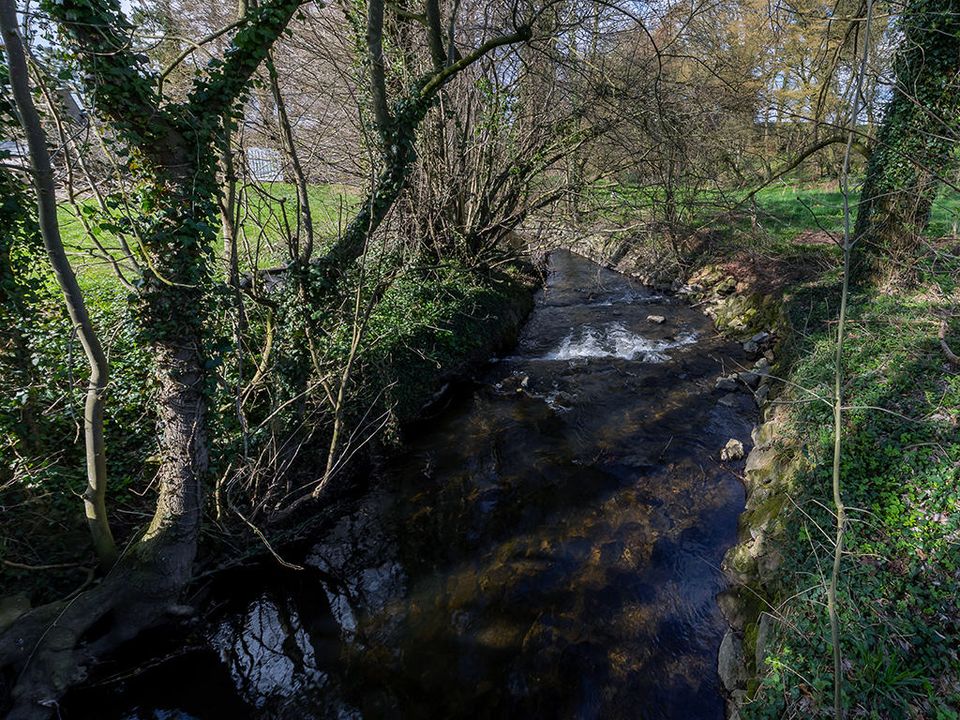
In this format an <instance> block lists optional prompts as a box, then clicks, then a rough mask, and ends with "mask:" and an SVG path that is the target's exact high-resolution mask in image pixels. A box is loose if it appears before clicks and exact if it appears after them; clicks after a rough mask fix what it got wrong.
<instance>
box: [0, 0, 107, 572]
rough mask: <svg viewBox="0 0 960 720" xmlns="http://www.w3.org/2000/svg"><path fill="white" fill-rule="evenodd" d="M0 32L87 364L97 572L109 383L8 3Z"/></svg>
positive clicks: (46, 227) (86, 425)
mask: <svg viewBox="0 0 960 720" xmlns="http://www.w3.org/2000/svg"><path fill="white" fill-rule="evenodd" d="M0 29H2V31H3V41H4V46H5V47H6V51H7V63H8V65H9V67H10V83H11V85H12V90H13V96H14V101H15V102H16V106H17V110H18V111H19V114H20V124H21V127H22V128H23V132H24V135H26V138H27V145H28V147H29V149H30V164H31V166H32V168H33V182H34V187H35V189H36V191H37V207H38V215H37V216H38V220H39V224H40V233H41V235H42V236H43V244H44V247H45V248H46V250H47V255H48V257H49V258H50V265H51V267H52V268H53V272H54V275H55V276H56V278H57V284H58V285H59V286H60V290H61V291H62V292H63V298H64V302H65V303H66V306H67V313H68V314H69V316H70V321H71V322H72V323H73V328H74V330H75V331H76V333H77V337H78V338H79V339H80V344H81V346H82V347H83V352H84V354H85V355H86V357H87V362H88V363H89V365H90V376H89V382H88V384H87V395H86V403H85V406H84V413H83V430H84V442H85V445H86V455H87V487H86V489H85V490H84V492H83V504H84V508H85V513H86V517H87V524H88V525H89V527H90V534H91V537H92V538H93V546H94V550H95V551H96V553H97V558H98V559H99V561H100V567H101V569H103V570H108V569H109V568H110V567H111V566H112V565H113V563H114V562H116V559H117V547H116V544H115V543H114V540H113V534H112V533H111V531H110V524H109V523H108V521H107V508H106V488H107V460H106V448H105V443H104V438H103V405H104V397H105V395H106V392H107V382H108V378H109V374H108V368H107V357H106V355H105V354H104V352H103V347H102V346H101V345H100V339H99V338H98V337H97V334H96V331H95V330H94V328H93V323H92V322H91V321H90V315H89V313H88V312H87V306H86V303H85V302H84V299H83V293H82V292H81V290H80V285H79V284H78V283H77V278H76V275H74V272H73V268H72V267H71V266H70V261H69V260H68V259H67V254H66V252H65V251H64V248H63V241H62V239H61V237H60V224H59V221H58V220H57V197H56V193H55V190H54V183H53V170H52V168H51V166H50V155H49V153H48V152H47V143H46V136H45V135H44V132H43V128H42V126H41V124H40V115H39V113H38V112H37V108H36V106H35V105H34V103H33V96H32V95H31V93H30V86H29V81H28V77H29V76H28V73H27V60H26V56H25V54H24V51H23V45H22V44H21V42H20V36H19V34H18V33H17V17H16V9H15V7H14V2H13V0H0Z"/></svg>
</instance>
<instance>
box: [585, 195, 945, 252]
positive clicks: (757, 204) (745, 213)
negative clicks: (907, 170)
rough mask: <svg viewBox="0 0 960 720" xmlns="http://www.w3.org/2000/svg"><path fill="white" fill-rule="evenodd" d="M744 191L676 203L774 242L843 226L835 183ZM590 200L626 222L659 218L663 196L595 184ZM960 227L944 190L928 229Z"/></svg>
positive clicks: (935, 233) (713, 223) (694, 217)
mask: <svg viewBox="0 0 960 720" xmlns="http://www.w3.org/2000/svg"><path fill="white" fill-rule="evenodd" d="M744 197H745V193H743V192H739V191H737V192H730V193H720V192H697V193H689V194H681V197H679V198H678V204H679V205H680V206H681V208H682V209H683V210H684V213H683V221H684V222H685V223H686V224H687V225H689V226H692V227H708V228H711V229H730V230H735V231H738V232H741V233H742V232H743V231H748V234H749V235H750V237H752V238H754V239H757V238H763V239H765V240H767V241H772V242H773V243H774V244H776V243H781V242H791V241H793V240H794V239H795V238H796V237H797V236H798V235H800V234H801V233H819V232H827V233H834V234H838V233H841V232H842V231H843V195H842V193H841V192H840V190H839V188H838V187H837V185H836V183H830V184H826V183H820V184H817V185H797V184H780V185H774V186H771V187H767V188H764V189H762V190H760V191H759V192H758V193H757V194H756V195H755V196H754V198H753V201H752V202H751V201H746V202H742V203H741V201H742V200H744ZM858 199H859V196H858V195H857V194H856V193H852V194H851V198H850V209H851V213H852V215H853V217H855V216H856V205H857V201H858ZM589 200H590V201H591V202H592V203H593V204H594V205H595V206H596V207H597V208H599V210H598V212H599V216H600V217H601V218H602V219H604V220H607V221H611V222H615V223H621V224H624V225H628V224H630V223H633V222H636V221H637V220H651V219H652V220H657V219H659V218H658V213H661V212H662V207H663V202H664V196H663V193H662V191H659V190H656V189H648V188H644V189H638V188H630V187H628V186H618V187H616V188H614V189H612V188H604V189H602V190H601V189H594V190H593V191H592V192H591V194H590V198H589ZM731 210H732V212H731ZM758 230H759V231H760V232H759V233H758V232H757V231H758ZM958 232H960V193H957V192H956V191H953V190H945V191H944V192H943V193H941V194H940V196H939V197H938V198H937V201H936V202H935V203H934V206H933V211H932V213H931V218H930V224H929V226H928V229H927V234H928V235H929V236H930V237H943V236H954V235H957V234H958Z"/></svg>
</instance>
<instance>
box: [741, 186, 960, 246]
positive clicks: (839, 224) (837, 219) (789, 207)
mask: <svg viewBox="0 0 960 720" xmlns="http://www.w3.org/2000/svg"><path fill="white" fill-rule="evenodd" d="M858 199H859V196H858V195H857V194H855V193H854V194H852V195H851V200H850V211H851V213H852V217H854V218H855V217H856V209H857V201H858ZM756 205H757V211H758V220H759V222H760V224H761V225H762V226H763V228H764V229H765V230H766V231H767V232H768V233H769V234H770V235H771V236H772V237H773V238H775V239H776V240H780V241H790V240H793V239H794V238H796V236H797V235H799V234H800V233H803V232H807V231H813V232H816V231H818V230H824V231H826V232H830V233H835V234H839V233H842V232H843V194H842V193H841V192H840V191H839V190H838V189H836V188H834V189H827V188H824V187H808V188H803V187H796V186H787V187H772V188H765V189H763V190H761V191H760V192H758V193H757V195H756ZM958 227H960V193H957V192H955V191H944V192H943V193H941V195H940V197H939V198H938V199H937V202H936V203H935V204H934V206H933V211H932V213H931V217H930V224H929V226H928V228H927V235H928V236H929V237H942V236H945V235H952V234H956V232H957V230H958Z"/></svg>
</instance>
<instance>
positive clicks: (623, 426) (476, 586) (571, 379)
mask: <svg viewBox="0 0 960 720" xmlns="http://www.w3.org/2000/svg"><path fill="white" fill-rule="evenodd" d="M650 315H657V316H662V317H663V318H664V322H662V323H656V322H654V321H652V320H650V319H648V316H650ZM746 363H747V361H746V358H745V357H744V356H743V354H742V350H741V349H740V348H739V346H736V345H733V344H730V343H727V342H725V341H723V340H722V339H721V338H719V337H718V336H717V335H716V334H715V332H714V330H713V328H712V325H711V323H710V321H709V320H708V319H707V318H706V317H704V316H703V315H702V314H701V313H699V312H697V311H696V310H694V309H692V308H690V307H688V306H686V305H684V304H683V303H681V302H678V301H677V300H675V299H673V298H669V297H661V296H658V295H655V294H653V293H652V292H650V291H649V290H648V289H646V288H644V287H642V286H640V285H638V284H636V283H634V282H633V281H631V280H629V279H628V278H625V277H624V276H621V275H618V274H616V273H613V272H610V271H607V270H605V269H602V268H600V267H599V266H597V265H595V264H593V263H590V262H589V261H587V260H584V259H582V258H580V257H578V256H575V255H573V254H570V253H567V252H557V253H554V254H553V255H552V256H551V265H550V274H549V277H548V279H547V284H546V287H545V289H544V290H542V291H541V293H540V295H539V297H538V303H537V306H536V309H535V310H534V312H533V314H532V316H531V318H530V320H529V322H528V324H527V326H526V327H525V329H524V331H523V333H522V335H521V338H520V341H519V344H518V347H517V348H516V349H515V352H514V354H513V355H511V356H509V357H505V358H502V359H500V360H498V361H496V362H494V363H492V364H491V366H490V367H489V369H488V370H487V371H486V374H485V376H484V377H483V378H481V379H480V381H479V382H478V384H477V387H476V389H475V390H474V392H472V393H469V394H466V395H464V396H462V397H460V398H458V399H456V400H455V401H454V402H453V403H452V404H451V406H450V407H448V408H447V409H446V410H445V411H444V412H443V413H442V414H441V415H439V416H438V417H435V418H433V419H431V420H430V421H427V422H423V423H421V424H420V425H419V426H418V427H417V428H415V429H414V431H413V432H412V433H411V435H412V437H411V438H410V443H409V445H410V450H409V452H408V453H407V455H406V456H405V457H404V458H402V459H401V460H399V461H397V462H396V463H395V464H394V466H393V467H392V468H391V469H390V472H389V473H388V476H387V477H386V478H383V480H382V482H378V483H376V484H374V486H373V487H372V489H371V490H370V491H369V492H368V493H367V494H366V495H365V496H363V497H362V498H361V499H360V500H359V501H358V503H357V505H356V507H355V509H354V511H353V512H351V513H348V514H346V515H345V516H344V517H342V518H341V519H340V520H339V521H338V522H337V524H336V525H335V527H333V528H332V529H331V530H330V531H329V532H327V533H326V534H325V535H324V536H323V537H321V538H318V539H317V542H316V544H315V545H314V546H313V548H312V549H311V550H310V552H309V553H308V556H307V557H306V559H305V562H306V563H307V564H308V565H309V567H310V568H311V570H310V571H307V572H305V573H301V574H297V575H296V577H291V574H290V573H279V571H274V572H273V574H272V576H265V575H263V574H262V573H259V574H258V573H250V572H248V573H246V574H245V575H242V576H240V577H239V578H238V579H237V581H235V582H234V583H233V584H232V585H231V587H230V589H229V590H228V591H227V592H226V593H225V595H226V596H227V597H228V601H226V602H225V605H224V606H223V608H221V609H220V610H219V612H218V613H216V614H214V615H212V617H215V618H217V619H215V620H212V621H211V622H210V623H209V626H208V627H205V628H204V629H203V631H202V632H201V633H200V634H201V635H202V643H201V644H202V645H203V649H202V650H198V651H196V652H195V653H192V654H188V655H185V656H184V657H183V658H181V659H180V660H178V661H177V662H180V663H181V665H184V667H183V668H182V669H177V667H171V665H175V664H173V663H168V664H166V665H161V666H160V667H159V668H157V669H156V670H152V671H150V672H147V673H144V674H142V675H140V676H138V677H137V678H136V679H133V680H130V681H124V683H118V684H117V685H122V687H121V688H120V689H119V690H118V689H116V688H114V690H112V691H111V692H112V695H111V700H110V701H111V702H112V703H113V705H112V709H111V710H110V713H107V714H104V713H100V714H97V715H96V717H100V718H105V717H125V718H138V717H143V718H193V717H197V718H208V717H209V718H213V717H224V716H226V715H224V714H218V713H220V712H221V711H223V710H224V709H225V708H227V707H228V706H229V704H230V703H234V704H236V705H237V707H240V708H242V709H241V710H238V711H235V712H234V711H231V712H230V713H229V716H231V717H243V716H248V717H271V718H274V717H275V718H286V717H290V718H293V717H297V718H361V717H363V718H378V717H417V718H422V717H444V718H448V717H543V718H554V717H558V718H649V719H651V720H656V719H661V718H664V719H666V718H670V719H680V718H683V719H685V720H714V719H717V720H719V719H720V718H723V717H724V710H723V701H722V698H721V695H720V690H719V680H718V678H717V672H716V655H717V649H718V647H719V644H720V640H721V637H722V635H723V631H724V624H723V620H722V617H721V616H720V613H719V609H718V607H717V604H716V596H717V594H718V593H719V592H720V591H721V590H722V589H723V578H722V575H721V573H720V571H719V569H718V568H719V565H720V561H721V559H722V557H723V553H724V552H725V550H726V549H727V548H728V547H729V546H730V545H731V544H732V543H733V542H734V540H735V536H736V523H737V516H738V514H739V513H740V511H741V509H742V506H743V489H742V486H741V484H740V482H739V480H738V479H737V474H736V473H737V472H738V471H739V470H740V469H742V468H741V464H735V465H734V466H733V467H727V466H725V465H722V464H721V463H719V461H718V460H717V457H718V453H719V449H720V448H721V447H722V446H723V445H724V444H725V443H726V441H727V440H728V439H730V438H731V437H735V438H738V439H740V440H741V441H743V442H744V443H745V445H747V444H748V442H749V434H750V429H751V426H752V420H753V414H754V410H753V405H752V400H751V399H750V397H749V396H748V395H747V394H745V393H736V392H734V393H727V394H722V393H718V392H716V391H714V385H715V382H716V379H717V377H718V376H719V375H720V374H721V373H722V372H724V370H726V371H729V370H730V369H734V368H737V367H738V366H741V365H744V364H746ZM223 594H224V593H221V595H223ZM186 658H193V659H192V660H187V659H186ZM198 658H201V659H198ZM191 662H192V663H193V665H192V666H191V665H190V664H189V663H191ZM158 673H164V674H162V675H158ZM198 683H199V684H201V687H203V686H206V688H207V689H206V690H202V689H198V688H197V687H196V686H197V684H198ZM157 685H166V689H167V692H168V694H167V696H166V697H165V698H164V700H163V702H162V703H161V702H158V700H157V699H155V698H154V697H153V695H151V694H150V693H149V692H147V691H146V690H145V689H143V688H146V687H147V686H150V687H154V686H157ZM178 688H179V691H177V689H178ZM198 694H203V695H204V696H206V697H208V699H209V698H210V697H212V698H214V702H215V704H217V703H219V705H218V706H217V707H215V708H214V709H213V710H211V709H210V707H209V706H205V705H203V703H197V702H196V697H195V696H196V695H198ZM101 695H102V693H101ZM181 696H183V697H181ZM77 697H78V699H79V701H75V702H74V703H73V705H72V706H67V707H65V708H64V709H65V712H64V717H65V718H82V717H94V715H90V714H89V712H87V711H86V710H85V706H86V707H89V706H90V704H92V703H93V702H94V699H95V698H97V697H98V696H97V695H96V693H93V694H91V695H89V696H88V697H87V699H86V700H84V699H83V697H84V696H83V694H82V693H80V694H78V695H77ZM99 709H100V710H102V709H103V706H102V705H101V706H100V708H99ZM85 712H87V714H84V713H85Z"/></svg>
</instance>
